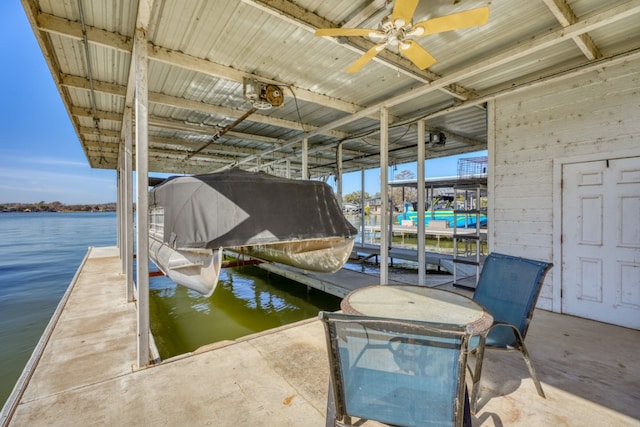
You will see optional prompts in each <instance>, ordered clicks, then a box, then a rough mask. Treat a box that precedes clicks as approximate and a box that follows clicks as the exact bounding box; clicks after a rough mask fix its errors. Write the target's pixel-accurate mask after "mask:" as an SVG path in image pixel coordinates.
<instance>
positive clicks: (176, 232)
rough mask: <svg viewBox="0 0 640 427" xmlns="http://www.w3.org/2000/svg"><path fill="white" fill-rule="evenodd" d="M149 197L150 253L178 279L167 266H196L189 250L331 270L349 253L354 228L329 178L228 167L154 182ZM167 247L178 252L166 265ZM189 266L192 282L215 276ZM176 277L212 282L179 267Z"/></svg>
mask: <svg viewBox="0 0 640 427" xmlns="http://www.w3.org/2000/svg"><path fill="white" fill-rule="evenodd" d="M149 202H150V214H151V219H150V226H151V229H150V246H151V247H152V248H151V250H150V253H151V258H152V259H153V260H154V262H156V264H158V266H159V267H160V268H161V269H162V270H163V271H164V272H165V274H167V275H168V276H169V277H171V278H173V279H174V280H175V281H176V282H178V280H176V277H175V275H174V277H172V274H170V273H171V270H176V271H180V270H181V271H182V272H183V273H184V272H188V271H193V270H194V267H196V265H195V264H194V262H193V256H191V255H189V253H191V252H198V253H200V254H203V253H204V254H206V253H210V254H211V256H212V257H214V256H217V257H219V256H220V253H219V252H220V251H222V250H223V249H229V250H234V251H237V252H242V253H247V254H249V255H253V256H258V257H262V258H264V259H267V260H271V261H276V262H281V263H284V264H289V265H293V266H297V267H300V268H304V269H308V270H313V271H320V272H327V273H329V272H334V271H337V270H338V269H340V268H341V267H342V265H343V264H344V263H345V262H346V260H347V259H348V255H349V254H350V252H351V249H352V247H353V241H354V238H355V235H356V233H357V230H356V229H355V227H353V226H352V225H351V224H350V223H349V222H348V221H347V220H346V218H345V217H344V215H343V214H342V210H341V208H340V205H339V204H338V201H337V200H336V198H335V196H334V194H333V190H332V189H331V187H330V186H329V185H327V184H325V183H323V182H319V181H309V180H292V179H286V178H280V177H276V176H273V175H269V174H266V173H262V172H247V171H243V170H240V169H232V170H229V171H225V172H221V173H213V174H205V175H194V176H182V177H172V178H169V179H167V180H166V181H164V182H163V183H161V184H160V185H158V186H156V187H155V188H153V189H152V190H151V192H150V200H149ZM159 245H161V247H160V246H159ZM167 250H170V251H175V252H176V253H175V254H174V255H173V256H172V261H171V266H169V265H168V264H169V263H168V262H163V260H166V259H167V257H166V256H165V255H166V251H167ZM160 252H165V255H163V256H161V255H160ZM182 255H185V257H182ZM198 256H200V255H198ZM176 257H178V258H179V259H180V261H176V259H178V258H176ZM182 258H184V260H183V259H182ZM163 264H166V265H163ZM181 264H182V265H181ZM196 270H197V269H196ZM203 271H205V269H203ZM188 274H189V275H192V276H194V277H193V278H194V280H196V282H198V281H203V280H204V281H207V280H209V281H210V279H212V278H205V277H201V278H197V277H195V276H197V275H198V274H197V271H193V273H188ZM181 281H182V282H183V283H180V282H178V283H179V284H182V285H185V286H187V287H190V288H192V289H195V290H198V291H199V292H202V293H204V294H208V295H210V294H211V293H212V292H213V289H214V288H215V284H213V287H212V286H211V284H206V285H203V284H202V283H196V282H194V283H193V284H191V285H190V284H189V283H185V282H188V280H185V279H184V274H183V275H182V276H181ZM215 281H216V282H217V275H216V277H215ZM203 289H204V290H203Z"/></svg>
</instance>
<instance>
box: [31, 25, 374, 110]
mask: <svg viewBox="0 0 640 427" xmlns="http://www.w3.org/2000/svg"><path fill="white" fill-rule="evenodd" d="M37 19H38V29H39V30H41V31H45V32H49V33H54V34H58V35H60V36H64V37H70V38H73V39H77V40H82V28H81V25H80V24H79V23H77V22H73V21H68V20H66V19H62V18H59V17H56V16H53V15H49V14H46V13H39V14H38V17H37ZM86 29H87V38H88V40H89V42H90V43H94V44H97V45H99V46H103V47H106V48H109V49H115V50H118V51H121V52H126V53H131V49H132V46H133V42H132V39H131V38H130V37H126V36H122V35H120V34H116V33H112V32H109V31H106V30H102V29H99V28H95V27H91V26H86ZM148 52H149V59H150V60H153V61H158V62H163V63H166V64H169V65H172V66H176V67H180V68H185V69H188V70H193V71H197V72H199V73H202V74H207V75H209V76H212V77H216V78H220V79H224V80H229V81H235V82H238V83H240V84H242V82H243V79H244V78H254V79H257V80H259V81H262V82H265V83H270V84H275V85H277V86H281V87H282V88H283V89H284V88H287V89H289V90H291V91H292V92H294V93H295V96H296V98H297V99H299V100H302V101H306V102H311V103H315V104H320V105H323V106H325V107H330V108H334V109H336V110H338V111H344V112H347V113H355V112H357V111H360V110H362V109H363V108H364V107H362V106H359V105H356V104H353V103H350V102H346V101H342V100H340V99H338V98H334V97H330V96H327V95H323V94H321V93H317V92H312V91H310V90H307V89H303V88H300V87H297V86H293V85H290V84H287V83H283V82H279V81H276V80H273V79H269V78H266V77H263V76H261V75H258V74H252V73H248V72H244V71H241V70H237V69H234V68H231V67H227V66H224V65H220V64H217V63H215V62H212V61H209V60H207V59H203V58H198V57H195V56H191V55H187V54H185V53H182V52H178V51H175V50H171V49H167V48H164V47H161V46H155V45H153V44H149V46H148ZM131 75H132V73H131V72H130V73H129V76H130V78H129V80H130V82H129V85H128V86H130V83H131ZM285 94H286V92H285Z"/></svg>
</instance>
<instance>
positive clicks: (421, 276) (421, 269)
mask: <svg viewBox="0 0 640 427" xmlns="http://www.w3.org/2000/svg"><path fill="white" fill-rule="evenodd" d="M424 125H425V121H424V120H418V171H417V172H418V285H424V284H425V279H426V277H425V274H426V272H427V266H426V264H425V262H426V256H425V244H424V238H425V236H424V232H425V230H424V178H425V170H424V156H425V153H424V139H425V131H424Z"/></svg>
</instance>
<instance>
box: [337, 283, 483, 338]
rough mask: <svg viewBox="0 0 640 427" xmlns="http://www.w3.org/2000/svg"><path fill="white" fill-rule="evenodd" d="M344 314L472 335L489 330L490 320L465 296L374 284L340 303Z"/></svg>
mask: <svg viewBox="0 0 640 427" xmlns="http://www.w3.org/2000/svg"><path fill="white" fill-rule="evenodd" d="M340 308H341V309H342V311H343V312H344V313H347V314H363V315H366V316H375V317H386V318H391V319H400V320H417V321H422V322H431V323H440V324H449V325H464V326H465V327H466V328H467V331H468V332H469V333H470V334H471V335H478V334H481V333H483V332H485V331H487V330H488V329H489V327H490V326H491V324H492V322H493V317H492V316H491V314H489V312H487V311H486V310H485V309H484V308H483V307H482V306H481V305H480V304H478V303H476V302H475V301H473V300H472V299H471V298H468V297H466V296H464V295H460V294H457V293H455V292H450V291H445V290H443V289H434V288H428V287H425V286H416V285H377V286H367V287H365V288H360V289H356V290H355V291H353V292H351V293H350V294H349V295H347V296H346V297H345V298H344V299H343V300H342V303H341V304H340Z"/></svg>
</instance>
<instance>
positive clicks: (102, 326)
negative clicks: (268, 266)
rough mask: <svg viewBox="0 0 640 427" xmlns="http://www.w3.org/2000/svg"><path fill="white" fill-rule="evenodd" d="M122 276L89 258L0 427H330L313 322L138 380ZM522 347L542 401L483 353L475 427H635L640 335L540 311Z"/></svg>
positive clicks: (512, 370)
mask: <svg viewBox="0 0 640 427" xmlns="http://www.w3.org/2000/svg"><path fill="white" fill-rule="evenodd" d="M120 265H121V262H120V259H119V258H118V255H117V250H116V249H115V248H92V249H91V250H90V251H89V253H88V254H87V257H86V258H85V261H84V262H83V264H82V265H81V267H80V269H79V270H78V273H77V274H76V276H75V278H74V280H73V281H72V283H71V284H70V286H69V289H68V291H67V293H66V294H65V297H64V299H63V301H62V302H61V304H60V305H59V307H58V309H57V310H56V313H55V314H54V316H53V317H52V320H51V322H50V324H49V326H48V327H47V330H46V331H45V334H44V335H43V336H42V338H41V340H40V342H39V344H38V346H37V348H36V351H35V352H34V355H33V357H32V358H31V360H30V362H29V364H28V366H27V367H26V368H25V371H24V372H23V375H22V376H21V378H20V380H19V382H18V384H17V386H16V389H15V390H14V392H13V393H12V395H11V397H10V398H9V400H8V401H7V404H6V405H5V407H4V408H3V411H2V414H1V415H0V426H2V427H7V426H9V427H20V426H30V427H40V426H52V425H59V426H66V427H75V426H85V425H139V426H152V425H153V426H155V425H167V426H181V425H190V426H191V425H193V426H196V425H198V426H200V425H213V426H218V427H232V426H233V427H235V426H238V425H242V426H261V427H270V426H274V427H275V426H278V427H280V426H292V427H297V426H305V427H323V426H325V408H326V402H327V387H328V378H329V367H328V362H327V355H326V342H325V337H324V331H323V327H322V324H321V323H320V322H319V321H318V320H317V319H315V318H312V319H309V320H306V321H302V322H298V323H295V324H292V325H288V326H285V327H281V328H278V329H274V330H270V331H266V332H262V333H258V334H254V335H251V336H247V337H244V338H241V339H238V340H234V341H225V342H220V343H214V344H210V345H208V346H206V347H203V348H201V349H199V350H197V351H195V352H193V353H189V354H186V355H183V356H178V357H175V358H173V359H170V360H167V361H164V362H161V363H158V364H156V365H152V366H150V367H147V368H143V369H136V368H135V366H134V365H135V360H136V342H137V340H136V326H135V325H136V313H135V303H128V302H126V292H125V283H124V277H123V276H122V275H121V274H119V271H120ZM408 276H409V275H408ZM413 276H415V275H413ZM621 343H624V344H625V345H620V344H621ZM527 345H528V347H529V350H530V352H531V356H532V358H533V360H534V363H535V364H536V369H537V371H538V376H539V378H540V380H541V381H542V383H543V384H542V385H543V387H544V390H545V393H546V394H547V398H546V399H542V398H540V397H539V396H538V395H537V393H536V390H535V387H534V385H533V382H532V381H531V379H530V378H529V375H528V372H527V368H526V367H525V364H524V362H523V360H522V357H521V356H520V355H519V354H518V353H516V352H488V353H487V355H486V356H485V367H484V370H483V377H482V378H483V379H482V382H481V385H482V391H481V396H480V402H479V403H480V406H479V411H478V414H477V415H475V416H473V417H472V421H473V425H476V426H479V425H482V426H487V427H498V426H510V427H525V426H526V427H528V426H532V425H536V426H542V425H557V424H558V423H561V424H563V425H566V426H583V425H615V426H619V427H632V426H633V427H637V426H638V422H639V420H640V406H638V404H637V403H638V399H639V398H640V396H639V395H638V386H637V385H638V381H639V380H640V367H639V366H638V364H637V363H636V358H637V354H638V353H639V352H640V332H639V331H635V330H631V329H626V328H621V327H617V326H611V325H606V324H603V323H598V322H594V321H590V320H584V319H579V318H575V317H571V316H563V315H560V314H557V313H550V312H546V311H542V310H536V314H535V315H534V320H533V322H532V324H531V327H530V328H529V334H528V335H527ZM612 348H615V349H616V350H615V351H611V349H612ZM612 381H613V383H612ZM614 383H615V386H612V385H611V384H614ZM525 409H526V410H525Z"/></svg>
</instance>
